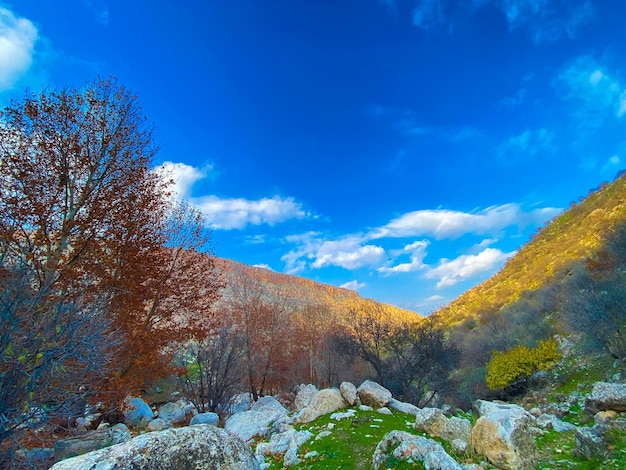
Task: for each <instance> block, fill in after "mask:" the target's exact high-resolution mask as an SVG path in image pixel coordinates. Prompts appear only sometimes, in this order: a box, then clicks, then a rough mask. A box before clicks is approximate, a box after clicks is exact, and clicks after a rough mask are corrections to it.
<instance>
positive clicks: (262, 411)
mask: <svg viewBox="0 0 626 470" xmlns="http://www.w3.org/2000/svg"><path fill="white" fill-rule="evenodd" d="M289 421H290V420H289V418H288V412H287V409H286V408H285V407H284V406H283V405H281V404H280V403H279V402H278V400H276V399H275V398H273V397H262V398H259V399H258V400H257V401H256V403H255V404H254V405H252V408H250V409H249V410H248V411H243V412H241V413H237V414H234V415H232V416H231V417H230V418H228V419H227V420H226V422H225V423H224V429H226V430H227V431H229V432H232V433H233V434H235V435H236V436H238V437H239V438H240V439H242V440H243V441H245V442H247V441H249V440H251V439H252V438H253V437H254V436H266V435H268V434H270V429H271V427H272V426H278V425H280V424H281V423H287V422H289Z"/></svg>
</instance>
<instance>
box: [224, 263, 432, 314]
mask: <svg viewBox="0 0 626 470" xmlns="http://www.w3.org/2000/svg"><path fill="white" fill-rule="evenodd" d="M216 266H217V267H218V269H220V270H221V271H222V273H223V275H224V277H225V280H226V281H227V287H226V289H228V283H229V282H232V281H233V280H234V279H235V278H236V276H238V275H243V276H244V277H248V278H250V279H253V280H254V281H257V282H259V283H261V284H262V285H263V286H264V288H265V290H266V292H267V295H269V296H271V297H281V298H286V299H287V300H288V301H289V302H290V303H291V304H293V305H295V306H297V307H304V306H306V305H323V306H327V307H329V308H332V309H333V310H334V311H336V312H338V313H339V314H342V313H343V314H346V313H347V312H348V311H350V310H352V309H360V308H361V309H362V308H367V307H376V308H381V309H382V310H383V311H384V312H385V313H386V314H387V315H388V316H389V318H390V319H400V320H415V318H416V317H417V318H421V317H420V315H418V314H416V313H415V312H412V311H410V310H405V309H402V308H399V307H395V306H393V305H388V304H384V303H382V302H377V301H376V300H373V299H366V298H363V297H361V296H360V295H359V294H358V293H357V292H355V291H353V290H350V289H344V288H341V287H335V286H331V285H329V284H322V283H320V282H315V281H312V280H310V279H306V278H303V277H300V276H293V275H290V274H282V273H277V272H275V271H271V270H269V269H265V268H258V267H254V266H248V265H246V264H243V263H240V262H238V261H234V260H230V259H226V258H218V259H217V262H216Z"/></svg>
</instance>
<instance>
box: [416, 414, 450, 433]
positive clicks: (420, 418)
mask: <svg viewBox="0 0 626 470" xmlns="http://www.w3.org/2000/svg"><path fill="white" fill-rule="evenodd" d="M447 421H448V418H447V417H446V415H444V414H443V411H441V410H440V409H439V408H424V409H421V410H419V411H418V412H417V414H416V415H415V424H414V425H413V427H414V428H415V430H416V431H418V432H425V433H427V434H431V435H433V436H441V430H442V429H443V426H444V424H445V423H446V422H447Z"/></svg>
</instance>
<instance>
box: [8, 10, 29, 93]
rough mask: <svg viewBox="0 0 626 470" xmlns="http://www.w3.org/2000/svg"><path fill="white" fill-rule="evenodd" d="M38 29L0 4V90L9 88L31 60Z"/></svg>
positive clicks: (25, 70)
mask: <svg viewBox="0 0 626 470" xmlns="http://www.w3.org/2000/svg"><path fill="white" fill-rule="evenodd" d="M37 37H38V31H37V28H36V27H35V25H34V24H33V23H32V22H31V21H30V20H28V19H26V18H20V17H17V16H16V15H15V14H14V13H13V12H12V11H11V10H8V9H7V8H4V7H1V6H0V91H4V90H9V89H11V88H12V87H13V85H14V84H15V83H16V82H17V80H18V79H19V78H20V77H21V76H22V75H23V74H25V73H26V72H27V71H28V69H29V68H30V66H31V64H32V62H33V53H34V49H35V43H36V42H37Z"/></svg>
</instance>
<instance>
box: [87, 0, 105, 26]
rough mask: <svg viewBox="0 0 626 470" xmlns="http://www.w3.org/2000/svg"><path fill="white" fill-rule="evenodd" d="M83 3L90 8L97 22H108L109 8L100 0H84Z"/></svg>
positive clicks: (103, 23)
mask: <svg viewBox="0 0 626 470" xmlns="http://www.w3.org/2000/svg"><path fill="white" fill-rule="evenodd" d="M83 4H84V5H85V8H87V9H88V10H91V12H92V13H93V16H94V19H95V20H96V21H97V22H98V23H100V24H102V25H104V26H106V25H108V24H109V8H108V7H107V6H106V5H104V4H103V2H102V1H101V0H84V2H83Z"/></svg>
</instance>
